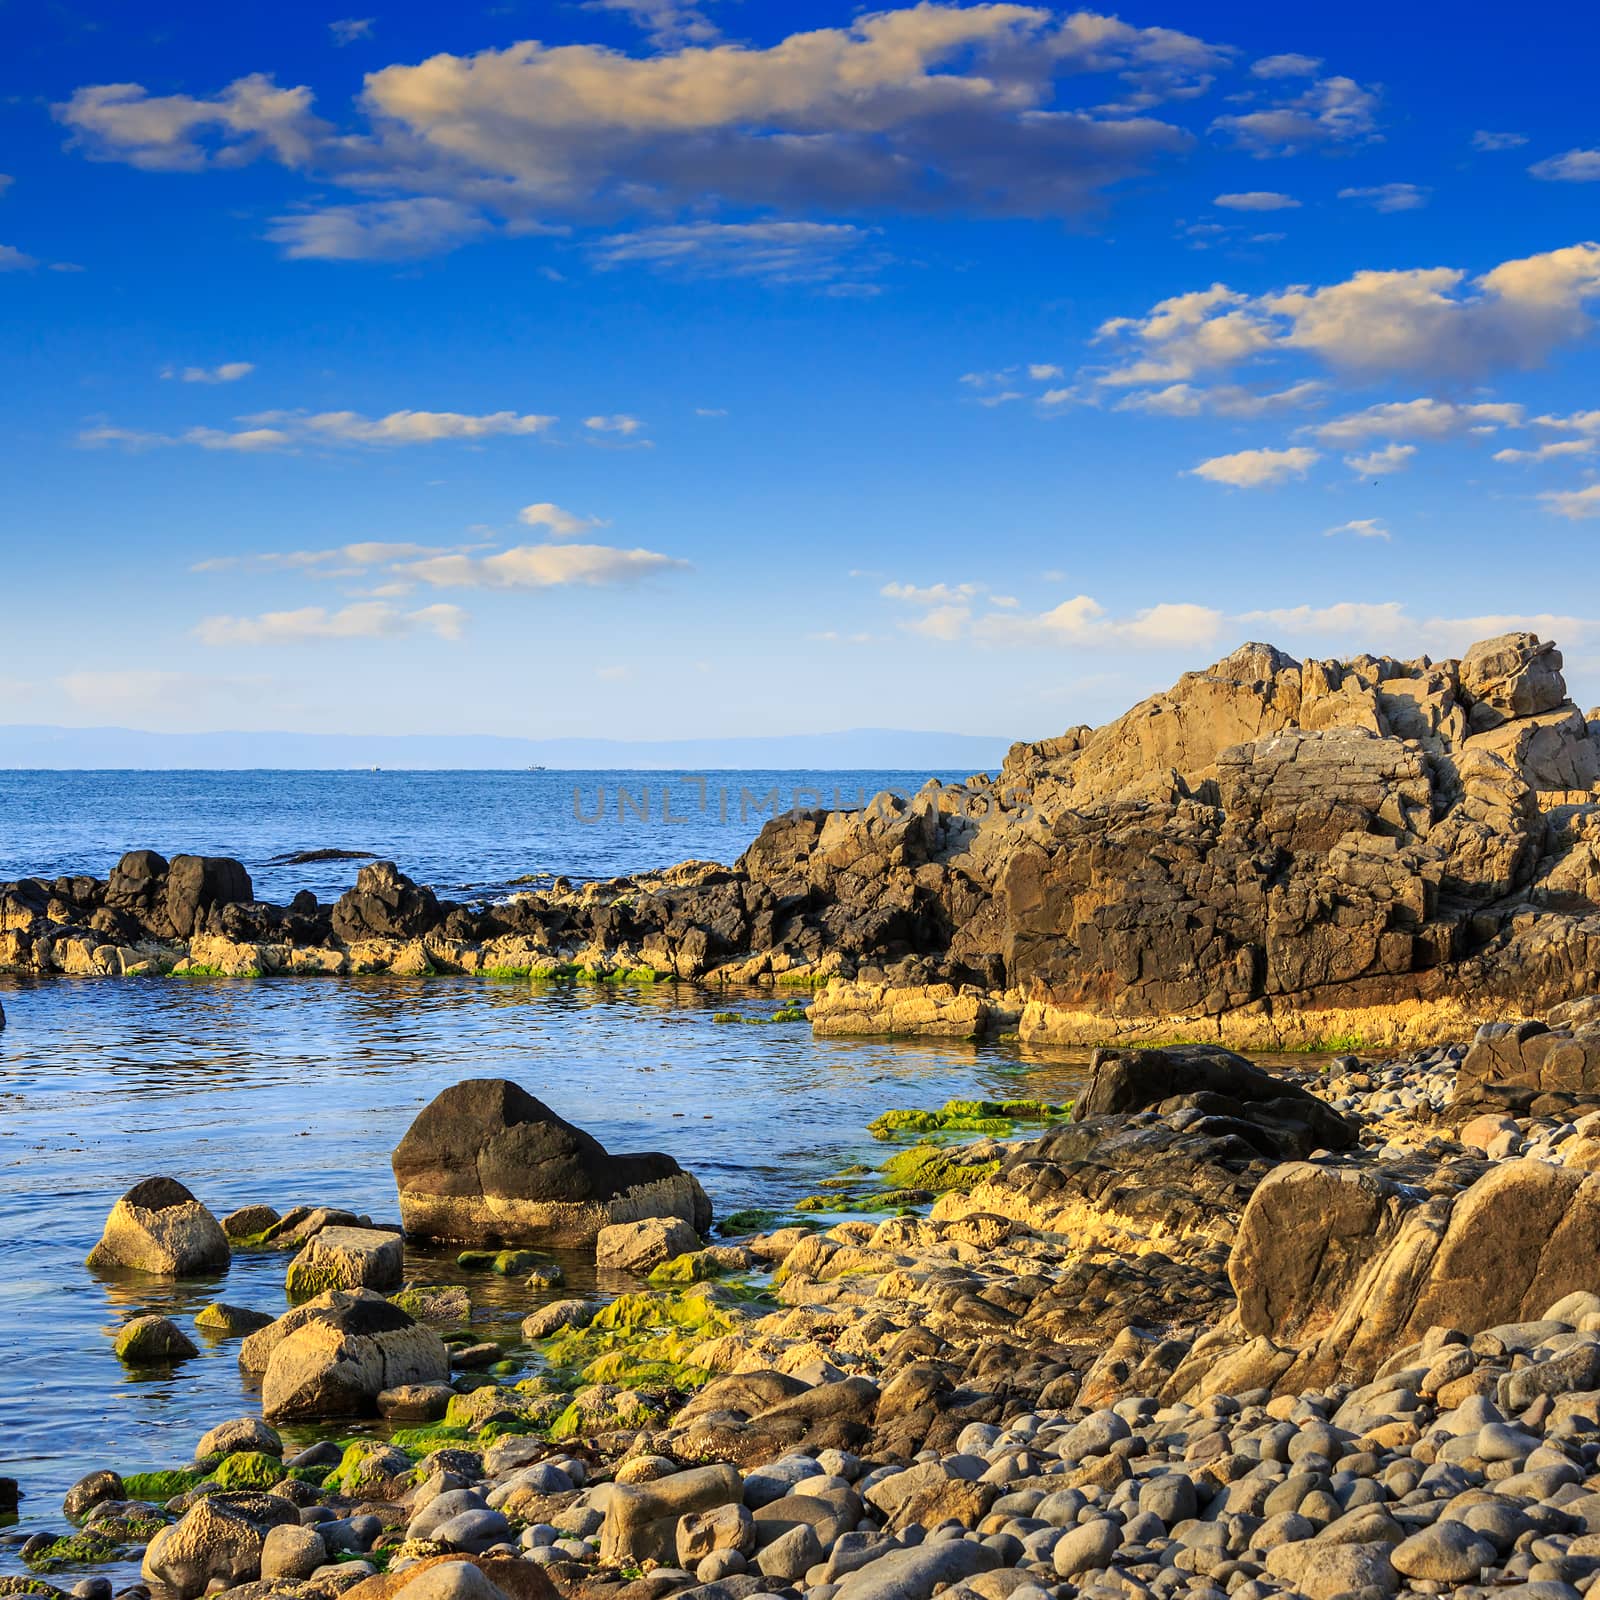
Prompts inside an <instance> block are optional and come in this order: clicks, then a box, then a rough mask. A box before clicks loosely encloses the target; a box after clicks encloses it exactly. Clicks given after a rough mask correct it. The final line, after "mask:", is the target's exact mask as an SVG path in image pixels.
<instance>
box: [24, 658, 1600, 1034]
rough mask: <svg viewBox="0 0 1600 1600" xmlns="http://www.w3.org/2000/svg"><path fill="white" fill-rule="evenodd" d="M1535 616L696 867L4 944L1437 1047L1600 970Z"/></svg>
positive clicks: (1583, 777) (837, 816)
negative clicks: (1487, 634) (694, 987)
mask: <svg viewBox="0 0 1600 1600" xmlns="http://www.w3.org/2000/svg"><path fill="white" fill-rule="evenodd" d="M1561 668H1562V661H1561V655H1560V652H1559V651H1558V650H1557V649H1556V648H1555V647H1554V645H1552V644H1550V643H1548V642H1545V641H1542V640H1540V639H1539V638H1537V637H1536V636H1535V635H1533V634H1531V633H1514V634H1507V635H1505V636H1503V637H1501V638H1497V639H1491V640H1488V641H1485V642H1484V643H1482V644H1478V645H1475V646H1474V647H1473V648H1472V649H1471V650H1469V651H1468V652H1467V653H1466V655H1465V656H1463V657H1462V658H1461V659H1460V660H1450V661H1442V662H1434V661H1431V660H1429V659H1428V658H1426V657H1423V658H1420V659H1418V660H1415V661H1396V660H1392V659H1390V658H1387V657H1374V656H1360V657H1357V658H1355V659H1353V660H1350V661H1304V662H1302V661H1297V660H1294V659H1292V658H1290V657H1289V656H1287V655H1285V654H1283V653H1282V652H1281V651H1279V650H1276V649H1274V648H1272V647H1271V646H1269V645H1259V644H1251V645H1246V646H1244V647H1243V648H1241V649H1239V650H1237V651H1235V652H1234V653H1233V654H1232V655H1230V656H1228V657H1227V658H1225V659H1224V660H1222V661H1219V662H1218V663H1216V664H1215V665H1214V666H1212V667H1210V668H1207V669H1206V670H1204V671H1201V672H1193V673H1188V674H1185V676H1184V677H1182V678H1181V679H1180V680H1179V681H1178V683H1177V684H1175V685H1174V686H1173V687H1172V689H1170V690H1168V691H1167V692H1165V693H1163V694H1158V695H1155V696H1152V697H1151V698H1150V699H1148V700H1146V701H1144V702H1142V703H1141V704H1140V705H1138V706H1135V707H1134V708H1133V709H1132V710H1131V711H1129V712H1127V713H1126V714H1125V715H1123V716H1122V717H1119V718H1118V719H1117V720H1116V721H1114V722H1112V723H1109V724H1107V725H1106V726H1105V727H1102V728H1098V729H1095V728H1088V727H1080V728H1073V729H1070V730H1069V731H1068V732H1066V733H1064V734H1061V735H1059V736H1057V737H1054V738H1049V739H1045V740H1042V741H1040V742H1038V743H1033V744H1021V745H1017V746H1015V747H1014V748H1013V749H1012V751H1011V753H1010V755H1009V757H1008V758H1007V760H1006V762H1005V765H1004V766H1003V768H1002V769H1001V771H1000V772H999V773H998V774H996V775H993V776H990V775H979V776H975V777H973V778H970V779H968V780H967V781H966V782H965V783H964V784H961V785H954V786H942V785H939V784H937V783H934V784H930V785H929V786H928V787H927V788H925V789H923V790H922V791H920V792H919V793H917V794H916V795H915V796H911V797H906V798H899V799H897V798H894V797H891V796H882V797H880V798H879V799H878V800H877V801H875V802H874V803H873V804H872V805H870V806H866V807H862V808H859V809H856V810H851V811H806V812H794V813H789V814H786V815H783V816H779V817H777V818H775V819H774V820H772V821H771V822H769V823H768V824H767V826H766V827H765V828H764V829H763V830H762V832H761V834H760V836H759V837H758V838H757V839H756V840H755V841H754V843H753V844H752V845H751V846H750V848H749V849H748V850H747V851H746V852H745V853H744V855H743V856H741V857H740V859H739V860H738V861H737V862H736V863H734V864H733V865H732V866H727V867H725V866H719V865H716V864H713V863H705V862H687V863H684V864H682V865H681V866H678V867H675V868H671V869H669V870H666V871H663V872H657V873H650V874H644V875H640V876H637V877H632V878H623V879H617V880H613V881H609V882H604V883H590V884H583V885H573V884H571V883H568V882H567V881H565V880H559V879H558V880H556V881H555V882H554V883H553V884H552V885H551V886H550V887H549V888H548V889H542V890H539V891H537V892H533V891H530V892H527V893H519V894H515V895H512V896H511V897H509V898H508V899H506V900H504V901H502V902H499V903H494V904H455V903H450V902H447V901H442V900H440V899H439V898H438V897H437V896H436V895H435V894H434V892H433V891H432V890H430V889H428V888H425V887H423V886H420V885H418V884H416V883H413V882H412V881H411V880H410V879H409V878H407V877H406V876H405V875H404V874H403V873H401V872H400V871H399V870H398V869H397V868H396V867H395V866H394V864H393V863H389V862H376V863H372V864H369V865H367V866H364V867H363V868H362V869H361V870H360V873H359V875H358V878H357V881H356V884H355V887H354V888H353V889H351V890H350V891H349V892H348V893H346V894H345V895H343V896H342V897H341V898H340V899H339V900H338V902H337V903H336V904H335V905H333V906H324V905H319V904H318V903H317V901H316V900H315V898H314V897H313V896H311V895H309V894H301V895H299V896H297V897H296V898H295V900H294V901H293V902H292V903H291V904H290V905H288V906H271V905H265V904H261V903H259V902H257V901H255V900H254V899H253V896H252V889H251V884H250V881H249V877H248V874H246V873H245V871H244V869H243V868H242V867H241V866H240V865H239V863H237V862H234V861H228V860H217V859H203V858H199V857H193V856H178V857H175V858H173V859H172V860H171V861H167V860H164V859H163V858H161V857H160V856H157V855H155V854H153V853H152V852H149V851H135V852H133V853H132V854H130V855H128V856H126V857H124V858H123V860H122V862H121V863H120V865H119V866H118V867H117V869H116V870H115V871H114V872H113V873H112V874H111V876H110V878H109V880H107V881H103V882H102V881H100V880H96V879H92V878H61V879H56V880H54V881H53V882H42V881H38V880H24V881H21V882H18V883H12V884H9V885H5V886H4V887H3V888H0V966H4V967H10V968H16V969H22V970H31V971H62V972H69V973H71V972H79V973H141V972H152V971H165V970H177V971H180V972H190V973H211V972H215V973H221V974H232V975H261V974H272V973H304V972H311V973H342V972H372V971H387V972H392V973H396V974H401V975H409V976H425V975H427V974H429V973H435V972H469V973H470V972H494V973H499V974H522V975H529V976H533V977H539V978H549V979H560V978H563V977H580V978H582V977H589V978H607V977H617V976H628V977H634V978H643V979H650V978H653V977H661V976H666V977H676V978H681V979H692V980H696V981H701V982H710V983H763V984H775V985H794V986H796V988H797V989H814V990H817V991H819V992H818V994H817V998H816V1002H815V1004H814V1005H813V1006H812V1007H811V1008H810V1019H811V1021H812V1024H813V1026H814V1027H815V1028H816V1029H817V1030H818V1031H820V1032H825V1033H922V1034H932V1035H939V1036H945V1037H953V1038H967V1037H973V1036H977V1035H981V1034H984V1033H993V1032H1006V1031H1014V1032H1016V1033H1018V1034H1019V1035H1020V1037H1021V1038H1023V1039H1024V1040H1031V1041H1037V1042H1056V1043H1072V1042H1101V1041H1104V1040H1107V1039H1113V1040H1116V1039H1123V1040H1160V1039H1171V1038H1173V1037H1175V1036H1176V1037H1190V1038H1197V1039H1216V1040H1219V1041H1223V1042H1232V1043H1248V1044H1251V1045H1257V1046H1273V1045H1295V1044H1322V1045H1325V1046H1328V1045H1331V1046H1333V1047H1337V1046H1338V1044H1339V1043H1340V1042H1344V1043H1347V1044H1355V1043H1362V1042H1364V1043H1367V1044H1376V1043H1389V1044H1404V1043H1419V1042H1430V1041H1434V1040H1438V1039H1445V1038H1450V1037H1460V1036H1462V1035H1465V1034H1470V1033H1471V1031H1472V1029H1473V1027H1475V1026H1476V1025H1477V1023H1479V1022H1482V1021H1486V1020H1495V1019H1507V1020H1510V1019H1516V1018H1519V1017H1527V1016H1533V1015H1538V1014H1542V1013H1543V1012H1544V1011H1546V1010H1548V1008H1550V1007H1551V1006H1554V1005H1556V1004H1559V1003H1561V1002H1564V1001H1567V1000H1571V999H1573V998H1574V997H1576V996H1579V995H1582V994H1586V993H1589V992H1591V991H1592V990H1593V989H1595V988H1596V987H1597V986H1600V722H1597V721H1596V720H1595V719H1594V718H1593V716H1586V715H1585V714H1584V713H1583V712H1581V711H1580V710H1579V709H1578V708H1577V707H1576V706H1574V705H1573V704H1572V703H1571V701H1570V700H1569V699H1568V698H1567V691H1566V684H1565V680H1564V678H1563V675H1562V670H1561Z"/></svg>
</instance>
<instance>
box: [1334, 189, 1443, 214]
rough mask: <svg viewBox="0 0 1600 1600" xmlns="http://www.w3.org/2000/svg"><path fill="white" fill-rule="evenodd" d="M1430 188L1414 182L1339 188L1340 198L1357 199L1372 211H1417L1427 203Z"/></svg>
mask: <svg viewBox="0 0 1600 1600" xmlns="http://www.w3.org/2000/svg"><path fill="white" fill-rule="evenodd" d="M1430 192H1431V191H1430V190H1428V189H1424V188H1421V187H1419V186H1418V185H1417V184H1414V183H1380V184H1375V185H1373V186H1372V187H1371V188H1367V189H1341V190H1340V191H1339V198H1340V199H1341V200H1359V201H1361V202H1362V204H1363V205H1368V206H1371V207H1372V209H1373V210H1374V211H1417V210H1420V209H1421V208H1422V207H1423V206H1425V205H1427V203H1428V195H1429V194H1430Z"/></svg>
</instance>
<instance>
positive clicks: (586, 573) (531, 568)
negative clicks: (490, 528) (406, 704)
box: [402, 544, 689, 589]
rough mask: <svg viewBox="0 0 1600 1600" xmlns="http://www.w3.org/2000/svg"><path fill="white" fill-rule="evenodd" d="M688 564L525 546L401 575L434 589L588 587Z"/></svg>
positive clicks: (647, 554) (644, 555)
mask: <svg viewBox="0 0 1600 1600" xmlns="http://www.w3.org/2000/svg"><path fill="white" fill-rule="evenodd" d="M688 565H689V564H688V562H686V561H678V560H675V559H674V558H673V557H671V556H665V555H662V554H660V553H659V552H658V551H655V550H619V549H613V548H612V547H611V546H609V545H600V544H524V545H517V546H514V547H513V548H512V549H510V550H502V551H500V552H499V553H498V554H496V555H492V556H467V555H451V556H435V557H433V558H431V559H429V560H426V561H418V562H415V563H413V564H411V565H409V566H406V567H404V568H403V569H402V570H403V571H405V572H407V573H408V574H410V575H411V576H412V577H415V578H418V579H420V580H421V581H422V582H423V583H426V584H430V585H432V586H433V587H434V588H436V589H553V588H558V587H561V586H562V585H566V584H581V585H584V586H587V587H590V588H595V587H603V586H610V585H617V584H627V583H633V582H636V581H637V580H639V579H640V578H645V577H649V576H651V575H652V574H654V573H657V572H668V571H674V570H678V571H682V570H686V569H687V568H688Z"/></svg>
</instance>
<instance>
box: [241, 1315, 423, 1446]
mask: <svg viewBox="0 0 1600 1600" xmlns="http://www.w3.org/2000/svg"><path fill="white" fill-rule="evenodd" d="M239 1359H240V1364H241V1365H242V1366H244V1367H245V1369H246V1371H250V1370H259V1371H261V1372H262V1381H261V1404H262V1410H263V1411H264V1412H265V1414H266V1415H267V1416H268V1417H269V1418H272V1419H288V1420H295V1419H302V1418H312V1417H340V1416H370V1415H372V1414H374V1413H375V1412H376V1411H377V1408H378V1396H379V1395H380V1394H382V1393H383V1392H384V1391H385V1390H389V1389H397V1388H401V1387H403V1386H404V1385H407V1384H427V1383H443V1382H444V1381H445V1380H446V1379H447V1378H448V1377H449V1376H450V1353H449V1351H448V1350H446V1348H445V1346H444V1343H443V1341H442V1340H441V1339H440V1338H439V1336H438V1334H436V1333H434V1332H433V1330H432V1329H431V1328H424V1327H421V1326H420V1325H418V1324H417V1323H416V1322H414V1321H412V1319H411V1318H410V1317H409V1316H408V1315H407V1314H406V1313H405V1312H404V1311H402V1310H401V1309H400V1308H399V1307H398V1306H396V1305H392V1304H391V1303H390V1302H389V1301H387V1300H385V1299H384V1298H383V1297H382V1296H381V1295H377V1294H373V1293H371V1292H370V1291H368V1290H363V1289H355V1290H346V1289H332V1290H329V1291H328V1292H327V1293H326V1294H323V1295H319V1296H318V1297H317V1298H316V1299H315V1300H310V1301H307V1302H306V1304H305V1305H303V1306H299V1307H297V1308H296V1309H295V1310H293V1311H291V1312H289V1313H288V1314H287V1315H285V1316H282V1317H280V1318H279V1319H278V1320H277V1322H275V1323H273V1325H272V1326H271V1327H270V1328H263V1329H262V1330H261V1332H260V1333H256V1334H252V1335H251V1336H250V1338H249V1339H246V1340H245V1342H244V1347H243V1349H242V1350H241V1353H240V1358H239ZM256 1362H262V1363H264V1364H263V1365H262V1366H261V1367H259V1368H257V1367H255V1366H254V1363H256Z"/></svg>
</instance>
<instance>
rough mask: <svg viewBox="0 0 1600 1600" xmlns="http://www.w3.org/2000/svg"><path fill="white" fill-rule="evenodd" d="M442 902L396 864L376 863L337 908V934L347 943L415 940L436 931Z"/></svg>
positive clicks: (358, 877) (360, 875) (360, 874)
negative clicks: (434, 929)
mask: <svg viewBox="0 0 1600 1600" xmlns="http://www.w3.org/2000/svg"><path fill="white" fill-rule="evenodd" d="M439 919H440V909H439V901H438V898H437V897H436V896H435V894H434V892H433V890H432V889H429V888H427V887H425V886H424V885H422V884H417V883H413V882H412V880H411V879H410V878H408V877H407V876H406V875H405V874H404V873H403V872H401V871H400V869H399V868H398V867H396V866H395V864H394V862H392V861H374V862H373V863H372V864H371V865H370V866H366V867H363V868H362V869H361V870H360V872H358V873H357V874H356V886H355V888H353V889H347V890H346V891H345V892H344V894H342V895H340V897H339V900H338V902H337V904H336V905H335V906H334V908H333V931H334V932H335V933H336V934H337V935H338V936H339V937H340V938H341V939H343V940H345V941H347V942H350V941H354V940H357V939H414V938H416V937H417V936H418V935H419V934H423V933H426V932H428V931H429V929H431V928H433V927H435V926H436V925H437V924H438V922H439Z"/></svg>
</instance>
